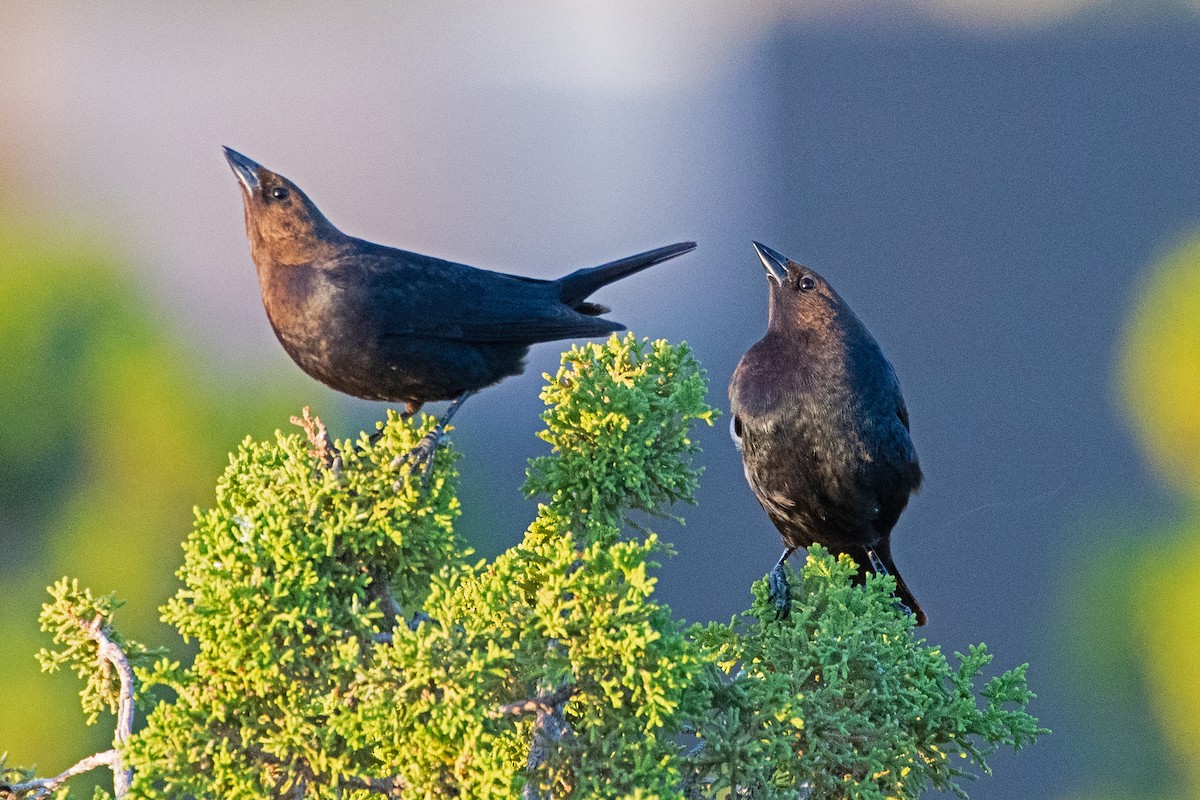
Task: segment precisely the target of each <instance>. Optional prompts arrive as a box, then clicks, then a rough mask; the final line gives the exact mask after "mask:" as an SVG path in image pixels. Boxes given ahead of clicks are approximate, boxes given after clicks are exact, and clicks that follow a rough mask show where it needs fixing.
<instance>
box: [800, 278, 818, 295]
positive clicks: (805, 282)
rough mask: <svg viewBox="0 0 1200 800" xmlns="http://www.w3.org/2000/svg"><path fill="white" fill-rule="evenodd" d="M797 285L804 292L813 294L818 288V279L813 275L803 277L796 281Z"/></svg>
mask: <svg viewBox="0 0 1200 800" xmlns="http://www.w3.org/2000/svg"><path fill="white" fill-rule="evenodd" d="M796 285H797V286H799V287H800V291H802V292H811V291H812V290H813V289H815V288H817V279H816V278H814V277H813V276H812V275H803V276H801V277H800V280H798V281H796Z"/></svg>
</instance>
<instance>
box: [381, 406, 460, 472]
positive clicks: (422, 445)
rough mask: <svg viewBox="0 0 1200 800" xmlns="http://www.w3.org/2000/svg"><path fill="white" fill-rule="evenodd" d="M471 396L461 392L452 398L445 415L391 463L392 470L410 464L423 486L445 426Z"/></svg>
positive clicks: (431, 467)
mask: <svg viewBox="0 0 1200 800" xmlns="http://www.w3.org/2000/svg"><path fill="white" fill-rule="evenodd" d="M470 396H471V392H470V390H468V391H465V392H463V393H462V394H460V395H459V396H458V397H456V398H454V402H453V403H451V404H450V407H449V408H447V409H446V413H445V414H443V415H442V418H441V419H439V420H438V421H437V424H436V425H434V426H433V430H431V431H430V432H429V433H427V434H425V436H423V437H422V438H421V441H420V442H418V443H417V446H416V447H414V448H413V449H412V450H409V451H408V452H407V453H405V454H404V455H402V456H397V457H396V460H395V461H393V462H392V467H393V468H399V467H401V466H403V465H404V464H406V463H408V462H412V469H413V470H416V469H418V468H419V469H420V470H421V484H422V485H424V484H426V483H428V481H429V473H430V472H432V471H433V454H434V453H436V452H437V447H438V445H439V444H441V442H442V437H443V436H445V433H446V425H447V424H448V423H449V422H450V420H451V419H452V418H453V417H454V414H455V412H456V411H458V409H459V407H460V406H461V405H462V404H463V403H464V402H465V401H466V399H467V398H468V397H470Z"/></svg>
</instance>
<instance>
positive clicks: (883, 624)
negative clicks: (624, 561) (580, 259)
mask: <svg viewBox="0 0 1200 800" xmlns="http://www.w3.org/2000/svg"><path fill="white" fill-rule="evenodd" d="M856 571H857V568H856V567H855V565H854V562H853V561H852V560H850V558H849V557H847V556H844V555H843V556H839V557H838V558H837V559H836V560H835V559H834V558H833V557H831V556H830V555H829V553H827V552H826V551H825V550H823V549H822V548H820V547H813V548H810V550H809V554H808V559H807V563H806V564H805V566H804V568H803V570H802V572H801V573H800V575H799V576H793V578H792V583H793V584H795V583H796V578H797V577H799V591H798V592H797V594H796V599H795V602H794V605H793V611H792V613H791V614H790V615H789V616H788V618H786V619H778V618H777V617H778V615H777V612H776V609H775V604H774V602H773V601H772V600H771V599H770V598H769V597H768V589H767V582H766V581H765V580H760V581H758V582H756V583H755V585H754V594H755V601H754V605H753V606H752V607H751V609H750V611H749V612H747V613H746V614H744V615H743V617H742V619H741V620H740V621H735V622H734V623H733V624H731V625H728V626H726V625H709V626H707V627H706V628H697V629H696V630H695V631H694V634H695V638H696V640H697V641H698V642H699V643H700V644H701V645H702V647H703V654H704V656H705V660H706V661H707V662H709V663H715V664H717V665H719V666H720V669H721V672H720V673H719V674H718V681H717V688H716V689H715V690H714V692H713V702H712V704H711V707H710V709H709V710H708V711H707V713H706V714H705V715H704V718H703V722H702V723H701V724H700V725H699V728H698V730H699V734H700V738H701V740H702V741H704V742H705V743H706V744H705V748H704V750H702V751H701V752H700V753H699V754H698V755H697V756H696V757H695V759H694V762H695V764H696V766H697V767H698V768H699V770H700V773H699V774H700V776H707V777H706V778H705V777H702V778H700V779H698V783H702V784H704V785H705V786H706V788H707V789H708V792H706V794H705V796H710V795H712V794H715V793H716V792H718V791H720V790H724V789H727V788H729V787H731V786H738V787H743V788H744V789H745V790H747V791H749V792H750V794H751V795H752V796H754V797H761V798H780V800H782V799H783V798H794V797H796V795H797V792H798V790H800V789H801V788H805V789H807V792H808V793H807V794H806V795H805V796H806V797H809V798H811V800H837V799H838V798H861V799H862V800H885V799H886V798H905V799H906V800H907V798H916V797H919V796H920V795H921V793H922V792H923V791H925V790H926V789H928V788H930V787H933V788H936V789H939V790H943V791H952V792H955V793H956V794H958V795H959V796H962V797H965V796H966V795H965V792H964V791H963V789H962V787H961V786H960V785H959V783H958V779H960V778H962V777H964V776H970V775H971V773H970V772H969V771H968V770H966V769H964V768H966V767H970V766H971V762H974V763H975V764H976V765H978V767H979V768H980V769H982V770H983V771H984V772H987V762H986V756H987V755H988V754H989V753H991V752H992V751H993V750H995V749H996V748H997V747H999V746H1004V745H1007V746H1011V747H1012V748H1013V749H1020V748H1021V747H1023V746H1025V745H1028V744H1031V743H1033V741H1034V740H1035V739H1036V738H1037V736H1039V735H1040V734H1044V733H1048V732H1049V731H1047V730H1045V729H1043V728H1039V727H1038V724H1037V720H1036V719H1034V718H1033V717H1031V716H1030V715H1029V714H1028V713H1026V711H1025V706H1026V705H1027V704H1028V702H1029V701H1030V700H1031V699H1032V698H1033V694H1032V693H1031V692H1030V691H1029V689H1028V687H1027V686H1026V683H1025V671H1026V668H1027V665H1022V666H1020V667H1017V668H1016V669H1012V670H1009V671H1007V672H1005V673H1003V674H1001V675H998V676H996V677H993V678H992V679H991V680H989V681H988V682H987V683H986V684H985V685H984V687H983V689H982V690H980V691H979V696H980V697H981V698H982V699H983V704H982V707H981V706H980V704H979V702H978V700H977V698H976V690H975V687H974V681H975V680H976V679H977V678H978V677H979V676H980V675H981V674H982V673H983V671H984V668H985V667H986V666H987V665H988V664H989V663H990V662H991V660H992V656H991V655H990V654H988V652H987V648H986V647H985V646H984V645H978V646H975V647H972V648H971V649H970V652H968V653H967V655H965V656H964V655H962V654H957V653H956V654H955V656H956V659H957V661H958V662H959V663H958V666H957V667H951V666H950V664H949V663H948V661H947V660H946V657H945V656H944V655H943V654H942V652H941V649H940V648H938V647H934V646H930V645H927V644H925V640H923V639H914V638H913V624H914V623H913V619H912V617H911V616H910V615H909V614H907V613H906V612H904V611H902V610H900V609H898V608H897V603H896V600H895V597H894V596H893V595H892V591H893V589H894V588H895V584H894V582H893V579H892V578H891V577H890V576H870V577H868V579H867V585H866V586H865V587H861V588H860V587H856V586H853V585H852V583H851V581H852V578H853V576H854V574H855V573H856Z"/></svg>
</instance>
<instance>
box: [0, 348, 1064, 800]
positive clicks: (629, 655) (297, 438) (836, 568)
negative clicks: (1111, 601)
mask: <svg viewBox="0 0 1200 800" xmlns="http://www.w3.org/2000/svg"><path fill="white" fill-rule="evenodd" d="M546 377H547V380H548V385H547V387H546V389H545V391H544V392H543V395H542V396H543V399H544V400H545V401H546V403H547V405H548V410H547V411H546V412H545V413H544V414H543V419H544V421H545V423H546V430H545V431H543V432H542V433H541V434H540V435H541V437H542V438H543V439H544V440H545V441H547V442H548V443H549V444H550V445H551V446H552V452H551V454H550V455H548V456H545V457H542V458H538V459H535V460H534V461H533V462H532V463H531V466H530V470H529V477H528V481H527V483H526V486H525V490H526V492H527V493H529V494H535V495H541V496H542V497H543V498H544V499H545V502H544V503H543V504H541V505H539V507H538V514H537V518H536V519H535V521H534V522H533V523H532V524H531V525H530V527H529V530H528V531H527V532H526V535H525V538H524V540H523V541H522V542H521V543H520V544H519V545H517V546H516V547H513V548H512V549H510V550H509V551H507V552H506V553H504V554H502V555H501V556H499V557H498V558H496V559H495V560H494V561H491V562H490V563H489V562H478V563H474V562H472V561H471V560H470V551H469V550H468V549H467V548H466V547H465V546H464V545H463V543H462V542H460V541H459V540H457V539H456V538H455V535H454V531H453V522H454V519H455V517H456V516H457V513H458V506H457V501H456V499H455V484H456V480H457V474H456V472H455V470H454V462H455V459H456V457H457V456H456V455H455V454H454V452H453V450H452V449H450V448H448V447H446V448H442V449H440V450H439V452H438V457H437V460H436V463H435V466H434V469H433V472H432V475H431V476H430V479H429V482H428V484H427V485H426V486H422V484H421V480H420V477H419V475H413V474H409V471H408V469H407V468H401V469H397V468H396V467H395V466H394V462H395V460H396V459H397V457H398V456H401V455H403V454H404V453H406V452H408V451H409V450H410V449H411V448H412V447H413V446H414V445H415V444H416V443H417V442H418V440H419V439H420V437H421V436H422V435H424V434H425V433H426V432H427V431H428V430H430V429H431V428H432V425H433V420H432V418H429V417H425V418H424V419H423V420H421V421H420V422H415V421H406V420H402V419H400V418H399V417H397V416H396V415H394V414H391V415H389V417H388V420H387V422H386V423H384V424H383V425H382V426H381V435H379V436H378V437H377V438H375V439H370V438H368V437H366V436H365V435H364V436H362V437H361V438H360V439H359V440H358V441H357V442H355V443H352V442H342V443H339V444H338V446H337V447H336V448H333V447H332V445H330V444H327V443H326V442H324V440H323V439H322V438H321V436H322V435H323V431H320V432H319V434H320V435H316V434H314V430H315V429H314V428H313V427H312V425H311V424H310V425H309V428H307V430H309V437H308V438H307V439H306V438H305V437H303V436H301V435H299V434H291V435H283V434H278V435H277V436H276V439H275V441H273V442H266V443H258V442H253V441H249V440H247V441H246V442H245V443H243V445H242V446H241V448H240V449H239V451H238V452H237V454H236V455H235V456H233V458H232V459H231V463H230V466H229V468H228V469H227V470H226V472H225V475H224V476H223V477H222V479H221V481H220V483H219V484H218V487H217V500H216V504H215V506H214V507H213V508H212V509H210V510H208V511H204V512H197V517H196V525H195V529H194V530H193V532H192V534H191V535H190V537H189V538H188V541H187V543H186V544H185V547H184V550H185V559H184V565H183V567H182V568H181V569H180V571H179V576H180V578H181V579H182V581H183V583H184V586H183V588H182V589H181V590H180V591H179V593H178V594H177V595H176V596H175V598H174V599H173V600H171V601H170V603H168V605H167V606H166V607H165V609H164V619H165V620H166V621H168V622H170V623H171V624H173V625H175V626H176V627H177V628H178V629H179V630H180V632H181V633H182V634H183V635H184V636H186V637H188V638H189V639H191V640H194V641H195V643H196V645H197V647H198V653H197V655H196V657H195V659H194V660H193V661H192V663H191V664H190V665H188V666H184V665H182V664H180V663H178V662H172V661H167V660H165V659H160V660H159V662H158V663H156V664H155V665H154V666H153V667H151V668H147V667H145V666H143V667H141V668H139V669H138V677H139V694H142V693H144V692H145V690H146V689H147V688H149V687H158V688H157V690H156V691H157V694H158V695H159V696H161V697H163V698H165V699H163V700H161V701H160V702H159V703H158V705H156V706H155V707H154V709H153V710H152V711H151V712H150V714H149V715H148V717H147V718H146V720H145V722H144V725H143V726H142V727H141V729H140V730H139V731H138V732H137V733H136V734H135V735H134V736H133V738H132V739H131V740H130V742H129V743H128V745H127V746H125V747H124V748H123V754H124V756H125V758H126V763H127V764H128V765H130V766H132V767H133V769H134V784H133V787H132V791H131V795H133V796H137V797H147V798H190V797H195V798H261V797H284V796H287V797H306V798H333V797H339V798H367V797H373V796H380V795H387V796H395V797H404V798H409V797H411V798H436V797H456V798H486V797H518V796H523V797H541V798H547V797H554V798H566V797H577V798H591V797H614V798H623V797H629V798H633V797H637V798H679V799H680V800H683V798H689V800H690V798H696V797H725V796H728V794H729V791H730V790H733V792H734V793H735V794H737V795H738V796H743V795H746V796H754V797H762V798H767V797H792V798H794V797H798V796H810V797H814V798H816V797H820V798H835V797H836V798H842V797H847V798H849V797H854V798H885V797H901V798H909V797H917V796H918V795H919V794H920V793H921V792H922V791H923V790H925V789H927V788H929V787H936V788H943V789H945V788H950V789H954V788H955V786H956V784H955V780H956V779H957V778H959V777H961V776H962V775H964V774H966V773H965V772H964V771H963V767H966V766H969V765H970V762H974V763H975V764H976V765H977V766H978V768H979V769H982V770H984V771H986V763H985V761H984V758H985V756H986V755H987V754H988V752H990V750H991V749H993V748H995V747H998V746H1003V745H1009V746H1013V747H1021V746H1023V745H1025V744H1027V743H1029V742H1031V741H1033V739H1034V738H1035V736H1036V735H1037V734H1039V733H1042V732H1043V731H1041V730H1040V729H1038V728H1037V723H1036V720H1034V719H1033V718H1032V717H1030V716H1029V715H1028V714H1026V713H1025V711H1024V708H1025V705H1026V704H1027V702H1028V701H1029V700H1030V699H1031V698H1032V695H1031V694H1030V693H1029V692H1028V689H1027V688H1026V685H1025V674H1024V667H1021V668H1018V669H1016V670H1012V671H1010V672H1007V673H1004V674H1003V675H1001V676H999V677H996V678H993V679H992V680H991V681H989V682H988V683H987V684H986V685H985V687H984V689H983V690H982V691H981V692H980V693H979V694H980V696H981V697H982V705H981V702H980V698H979V697H977V695H976V692H975V690H974V688H973V682H974V680H975V679H976V678H978V677H979V675H980V674H981V672H982V670H983V668H984V666H985V665H986V663H987V662H988V660H990V656H989V655H987V653H986V651H985V650H984V649H983V648H982V646H981V647H979V648H976V649H973V650H972V651H971V653H970V654H969V655H968V656H966V657H963V658H961V659H960V662H961V663H960V666H959V667H957V668H954V669H952V668H951V667H950V666H949V665H948V664H947V662H946V659H945V658H944V657H943V656H942V654H941V653H940V651H939V650H938V649H937V648H934V647H930V646H927V645H926V644H925V643H924V641H923V640H915V639H914V638H913V635H912V623H911V621H910V619H909V618H908V616H907V615H906V614H905V613H904V612H903V611H902V610H899V609H897V608H896V606H895V603H894V600H893V599H892V597H891V595H890V588H891V584H890V578H872V579H870V580H869V581H868V583H867V585H866V586H865V587H854V586H852V585H851V583H850V576H851V575H852V574H853V572H854V568H853V566H852V564H851V563H850V562H849V561H848V560H846V559H844V558H843V559H839V560H836V561H835V560H834V559H833V558H831V557H830V556H829V555H828V554H826V553H824V552H823V551H821V550H820V549H818V548H814V550H813V551H812V552H811V553H810V556H809V561H808V565H807V566H806V567H805V568H804V570H803V574H802V575H801V576H797V577H794V581H796V580H798V581H799V585H798V586H797V587H796V591H795V598H796V600H795V610H794V611H793V614H792V616H791V618H790V619H788V620H784V621H780V620H776V619H775V613H774V607H773V606H772V605H771V604H770V603H769V602H768V600H767V598H766V594H765V593H766V590H765V586H764V584H763V583H762V582H760V583H758V584H756V585H755V587H754V591H755V595H756V599H755V601H754V604H753V606H752V608H751V609H750V611H749V612H748V613H747V614H745V615H743V617H742V618H741V619H739V620H735V621H733V622H732V623H731V624H730V625H709V626H706V627H701V626H694V627H693V628H691V629H690V630H689V629H685V628H684V627H683V625H682V624H681V623H680V622H678V621H676V620H675V619H674V618H673V616H672V615H671V613H670V610H669V609H668V608H667V607H666V606H664V605H662V604H661V603H659V602H657V601H656V600H655V598H654V585H655V579H654V578H653V577H652V576H651V574H650V573H651V571H652V570H653V569H654V568H655V567H657V566H658V565H657V564H656V563H655V559H656V558H658V557H660V555H661V554H663V553H664V552H666V551H667V547H666V545H664V544H663V543H662V542H661V541H660V540H659V539H658V537H657V536H656V535H655V534H653V533H649V532H642V531H640V530H639V531H638V535H636V536H633V537H623V536H622V533H621V529H622V526H623V523H624V521H625V520H624V515H625V514H626V512H628V511H630V510H639V511H643V512H650V513H652V514H662V513H663V512H664V509H665V507H666V506H668V505H669V504H672V503H675V502H679V501H684V502H690V501H691V499H692V495H693V492H694V490H695V488H696V482H697V478H698V475H699V469H698V468H697V467H695V466H693V465H692V464H691V461H690V458H691V455H692V454H693V453H694V452H695V451H696V446H695V443H694V442H693V441H692V440H691V439H690V438H689V429H690V426H691V425H692V424H694V423H695V422H696V421H697V420H703V421H705V422H707V423H710V424H711V422H712V420H713V418H714V416H715V412H714V411H713V410H712V409H711V408H709V407H708V406H707V405H706V403H705V401H704V396H705V381H704V375H703V372H702V370H701V369H700V367H699V365H698V363H697V362H696V361H695V359H694V358H693V357H692V355H691V353H690V352H689V351H688V349H687V347H686V346H685V345H678V346H672V345H669V344H667V343H665V342H661V341H659V342H653V343H651V342H648V341H645V340H642V341H638V340H637V339H635V338H634V337H633V336H632V335H629V336H626V337H625V338H623V339H619V338H617V337H613V338H611V339H610V340H609V341H608V342H606V343H604V344H589V345H586V346H583V347H577V348H574V349H572V350H571V351H570V352H568V353H566V354H565V355H564V356H563V366H562V368H561V369H560V370H559V371H558V373H557V375H555V376H553V377H551V376H546ZM307 423H312V421H311V420H307V419H306V424H307ZM48 619H49V621H50V622H51V623H52V624H53V625H55V626H56V627H58V628H59V629H60V630H61V629H63V625H61V624H59V623H60V622H61V620H60V621H59V622H55V621H54V620H55V619H56V618H48ZM126 644H127V645H128V643H126ZM136 652H137V653H139V654H142V653H143V651H142V650H141V649H138V650H137V651H136ZM84 661H86V659H84V660H82V661H79V663H80V664H82V663H84ZM140 661H145V658H141V659H140ZM71 663H75V662H71ZM81 674H85V673H84V672H81ZM88 679H89V680H91V676H90V673H89V674H88ZM110 688H111V687H110ZM89 691H90V692H91V694H93V695H96V696H101V695H98V694H97V693H96V691H95V690H89ZM88 696H90V695H88V694H85V700H86V698H87V697H88ZM107 696H108V695H103V697H107ZM88 707H89V708H94V707H95V703H94V702H93V705H92V706H88ZM963 757H965V760H964V758H963ZM960 765H961V766H960ZM14 774H15V773H14ZM2 794H3V790H2V788H0V796H2Z"/></svg>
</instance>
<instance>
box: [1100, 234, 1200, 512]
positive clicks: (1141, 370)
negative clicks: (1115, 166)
mask: <svg viewBox="0 0 1200 800" xmlns="http://www.w3.org/2000/svg"><path fill="white" fill-rule="evenodd" d="M1119 375H1120V381H1121V392H1122V399H1123V400H1124V403H1125V407H1126V409H1127V410H1128V413H1129V418H1130V420H1131V421H1132V422H1133V424H1134V427H1135V428H1136V431H1137V433H1138V435H1139V436H1140V437H1141V439H1142V442H1143V443H1144V445H1145V448H1146V452H1147V455H1148V456H1149V457H1150V459H1151V460H1152V462H1153V463H1154V464H1155V466H1156V467H1157V468H1158V469H1159V471H1160V472H1161V473H1162V475H1163V477H1164V478H1166V480H1167V481H1169V482H1170V483H1171V484H1172V485H1174V486H1176V487H1178V488H1179V489H1182V490H1183V491H1185V492H1187V493H1188V494H1189V495H1190V496H1191V497H1195V498H1200V234H1198V235H1196V236H1194V237H1193V238H1191V239H1189V240H1187V241H1185V242H1184V243H1183V244H1182V245H1180V246H1179V247H1177V248H1175V249H1174V250H1173V251H1172V252H1170V253H1169V254H1168V255H1167V257H1166V258H1165V259H1164V260H1163V261H1162V262H1161V263H1160V264H1159V265H1157V266H1156V268H1155V270H1154V272H1153V273H1152V274H1151V275H1150V277H1149V278H1148V279H1147V280H1146V284H1145V286H1144V287H1141V289H1140V298H1139V299H1138V301H1137V304H1136V306H1135V307H1134V309H1133V311H1132V314H1131V315H1130V318H1129V323H1128V327H1127V329H1126V332H1125V336H1124V340H1123V343H1122V349H1121V354H1120V363H1119Z"/></svg>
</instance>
